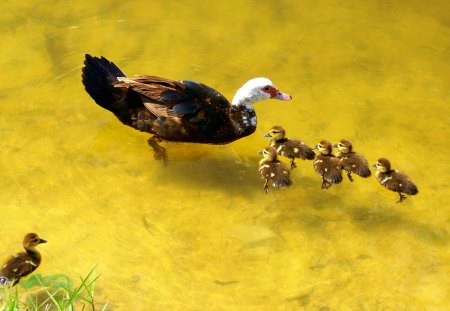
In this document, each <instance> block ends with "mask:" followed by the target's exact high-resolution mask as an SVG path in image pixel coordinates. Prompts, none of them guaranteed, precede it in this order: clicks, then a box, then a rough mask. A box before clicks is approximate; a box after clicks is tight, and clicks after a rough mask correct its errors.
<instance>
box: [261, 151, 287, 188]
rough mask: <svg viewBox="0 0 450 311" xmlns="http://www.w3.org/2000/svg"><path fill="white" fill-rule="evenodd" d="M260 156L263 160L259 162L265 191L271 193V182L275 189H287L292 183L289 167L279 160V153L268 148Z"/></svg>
mask: <svg viewBox="0 0 450 311" xmlns="http://www.w3.org/2000/svg"><path fill="white" fill-rule="evenodd" d="M259 154H261V155H262V156H263V159H262V160H261V161H259V173H260V174H261V177H262V179H264V180H265V181H266V182H265V183H264V191H265V192H266V193H267V192H269V182H271V183H272V186H273V187H275V188H287V187H289V186H290V185H291V184H292V182H291V179H290V177H289V175H290V172H289V167H288V166H287V165H286V164H284V163H283V162H281V161H279V160H278V159H277V151H276V150H275V148H273V147H266V148H264V150H263V151H260V152H259Z"/></svg>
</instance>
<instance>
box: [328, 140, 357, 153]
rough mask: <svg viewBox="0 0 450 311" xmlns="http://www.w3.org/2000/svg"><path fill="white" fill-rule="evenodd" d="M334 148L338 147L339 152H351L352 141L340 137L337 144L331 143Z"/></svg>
mask: <svg viewBox="0 0 450 311" xmlns="http://www.w3.org/2000/svg"><path fill="white" fill-rule="evenodd" d="M333 147H334V148H338V149H339V151H340V152H341V153H349V152H352V148H353V146H352V143H351V142H349V141H348V140H346V139H341V140H340V141H339V142H338V143H337V144H334V145H333Z"/></svg>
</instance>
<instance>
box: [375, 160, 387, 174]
mask: <svg viewBox="0 0 450 311" xmlns="http://www.w3.org/2000/svg"><path fill="white" fill-rule="evenodd" d="M372 166H373V167H375V168H376V169H377V170H378V171H380V172H381V173H387V172H389V171H390V170H391V162H389V160H388V159H386V158H379V159H378V161H377V163H375V164H374V165H372Z"/></svg>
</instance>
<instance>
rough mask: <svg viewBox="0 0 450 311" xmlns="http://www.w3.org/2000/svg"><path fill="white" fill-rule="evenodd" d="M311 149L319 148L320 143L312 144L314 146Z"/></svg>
mask: <svg viewBox="0 0 450 311" xmlns="http://www.w3.org/2000/svg"><path fill="white" fill-rule="evenodd" d="M311 149H313V150H314V149H319V145H314V146H312V148H311Z"/></svg>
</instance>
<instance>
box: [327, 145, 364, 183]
mask: <svg viewBox="0 0 450 311" xmlns="http://www.w3.org/2000/svg"><path fill="white" fill-rule="evenodd" d="M333 147H334V148H338V149H339V151H338V152H337V153H336V157H337V158H338V159H339V160H341V165H342V169H344V170H345V171H346V172H347V177H348V179H349V180H350V181H353V178H352V173H355V174H356V175H358V176H361V177H364V178H366V177H369V176H370V175H371V174H372V172H371V171H370V168H369V163H368V162H367V160H366V158H364V157H363V156H362V155H360V154H358V153H356V152H353V151H352V148H353V146H352V143H351V142H349V141H348V140H346V139H341V140H340V141H339V143H337V144H334V145H333Z"/></svg>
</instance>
